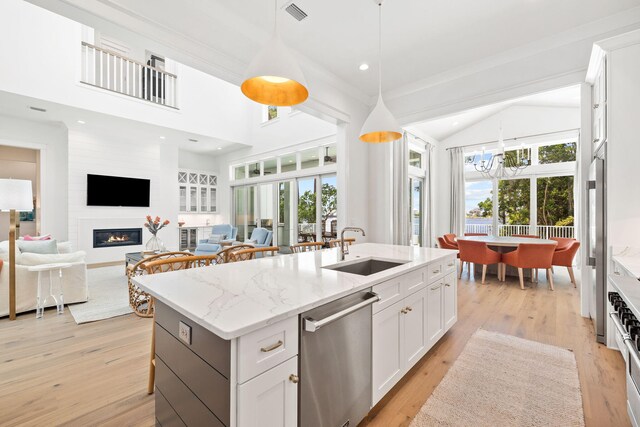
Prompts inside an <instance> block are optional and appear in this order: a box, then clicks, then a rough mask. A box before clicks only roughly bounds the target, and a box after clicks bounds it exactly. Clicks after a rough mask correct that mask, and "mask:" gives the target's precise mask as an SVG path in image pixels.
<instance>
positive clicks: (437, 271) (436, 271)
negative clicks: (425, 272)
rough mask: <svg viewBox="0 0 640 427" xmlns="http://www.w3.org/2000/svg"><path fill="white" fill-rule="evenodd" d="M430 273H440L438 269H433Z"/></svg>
mask: <svg viewBox="0 0 640 427" xmlns="http://www.w3.org/2000/svg"><path fill="white" fill-rule="evenodd" d="M432 273H433V274H438V273H440V270H433V271H432Z"/></svg>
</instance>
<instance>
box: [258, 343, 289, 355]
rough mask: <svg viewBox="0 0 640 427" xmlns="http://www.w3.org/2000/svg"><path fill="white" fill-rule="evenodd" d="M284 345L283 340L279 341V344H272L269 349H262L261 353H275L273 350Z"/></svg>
mask: <svg viewBox="0 0 640 427" xmlns="http://www.w3.org/2000/svg"><path fill="white" fill-rule="evenodd" d="M282 344H284V343H283V342H282V340H278V342H277V343H275V344H271V345H270V346H268V347H262V348H261V349H260V351H261V352H263V353H269V352H270V351H273V350H275V349H276V348H278V347H280V346H281V345H282Z"/></svg>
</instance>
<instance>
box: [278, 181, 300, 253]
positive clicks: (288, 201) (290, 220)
mask: <svg viewBox="0 0 640 427" xmlns="http://www.w3.org/2000/svg"><path fill="white" fill-rule="evenodd" d="M276 185H277V187H278V229H277V232H276V242H277V245H278V246H280V247H281V252H287V251H286V250H284V249H288V248H289V246H291V245H293V244H295V243H296V233H297V231H296V223H295V216H296V210H295V207H296V200H297V198H296V193H295V191H293V189H294V186H295V181H283V182H279V183H277V184H276Z"/></svg>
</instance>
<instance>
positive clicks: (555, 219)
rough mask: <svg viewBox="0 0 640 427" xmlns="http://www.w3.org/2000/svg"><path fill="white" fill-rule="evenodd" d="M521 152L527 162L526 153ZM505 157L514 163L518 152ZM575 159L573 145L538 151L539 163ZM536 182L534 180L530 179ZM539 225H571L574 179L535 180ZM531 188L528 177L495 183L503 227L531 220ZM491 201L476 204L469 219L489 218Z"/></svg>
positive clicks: (552, 146)
mask: <svg viewBox="0 0 640 427" xmlns="http://www.w3.org/2000/svg"><path fill="white" fill-rule="evenodd" d="M518 151H520V156H521V159H522V158H525V159H526V160H529V159H527V156H526V153H527V151H526V150H518ZM506 154H507V157H509V158H510V159H511V160H514V161H515V160H517V158H516V157H517V151H508V152H507V153H506ZM575 160H576V143H575V142H570V143H565V144H555V145H547V146H543V147H539V148H538V162H539V163H540V164H549V163H562V162H571V161H575ZM531 179H536V178H531ZM537 180H538V181H537V189H538V194H536V198H537V204H538V207H537V217H538V225H551V226H572V225H574V216H573V214H574V208H575V206H574V200H573V184H574V182H573V176H558V177H546V178H537ZM530 193H531V186H530V181H529V178H523V179H508V180H507V179H505V180H500V181H499V182H498V221H499V222H500V223H501V224H506V225H516V224H521V225H528V224H529V220H530V214H531V212H530V196H531V194H530ZM492 212H493V199H492V198H491V197H488V198H487V199H486V200H484V201H481V202H478V206H477V207H476V208H474V209H472V210H471V211H469V213H468V216H469V217H491V215H492Z"/></svg>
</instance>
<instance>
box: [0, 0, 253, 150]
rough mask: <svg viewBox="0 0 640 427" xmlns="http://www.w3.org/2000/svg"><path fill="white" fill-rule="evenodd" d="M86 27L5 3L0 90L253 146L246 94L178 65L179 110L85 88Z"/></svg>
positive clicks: (0, 7) (0, 17)
mask: <svg viewBox="0 0 640 427" xmlns="http://www.w3.org/2000/svg"><path fill="white" fill-rule="evenodd" d="M81 41H82V25H81V24H79V23H77V22H74V21H72V20H69V19H67V18H65V17H62V16H60V15H56V14H54V13H52V12H49V11H48V10H45V9H42V8H40V7H37V6H34V5H32V4H29V3H27V2H24V1H22V0H3V1H2V2H0V51H2V52H3V58H4V59H3V60H2V61H0V90H4V91H7V92H11V93H16V94H20V95H25V96H29V97H33V98H37V99H43V100H46V101H51V102H57V103H61V104H65V105H69V106H73V107H77V108H82V109H87V110H91V111H97V112H101V113H105V114H110V115H114V116H118V117H124V118H127V119H131V120H136V121H141V122H145V123H151V124H155V125H158V126H162V127H169V128H173V129H178V130H182V131H185V132H189V133H194V134H198V135H205V136H211V137H215V138H218V139H222V140H226V141H232V142H246V141H247V140H248V133H247V130H248V127H249V122H248V120H249V116H248V115H247V111H248V109H249V107H250V106H252V103H251V101H249V100H248V99H247V98H245V97H244V96H243V95H242V93H241V92H240V89H239V88H238V87H237V86H235V85H233V84H230V83H227V82H225V81H222V80H219V79H217V78H214V77H212V76H210V75H208V74H205V73H203V72H201V71H198V70H196V69H193V68H191V67H188V66H186V65H182V64H178V65H177V70H176V74H177V75H178V97H179V98H178V106H179V110H175V109H171V108H167V107H162V106H159V105H155V104H152V103H150V102H147V101H142V100H138V99H135V98H132V97H129V96H126V95H120V94H116V93H113V92H109V91H106V90H104V89H98V88H94V87H91V86H87V85H85V84H82V83H80V82H79V81H80V71H81V64H82V62H81Z"/></svg>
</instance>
